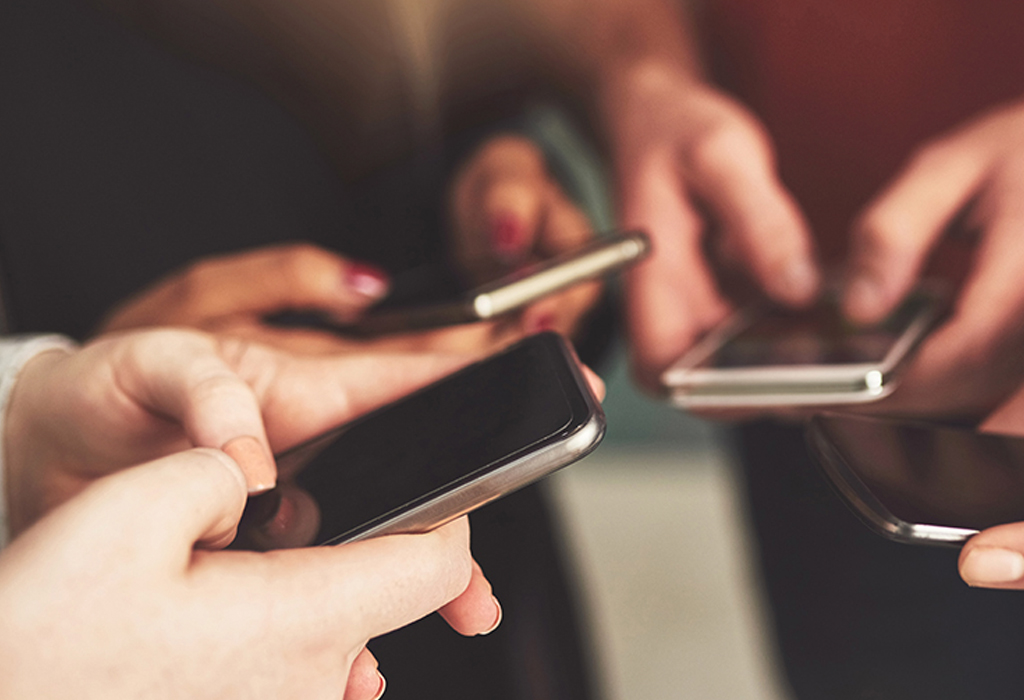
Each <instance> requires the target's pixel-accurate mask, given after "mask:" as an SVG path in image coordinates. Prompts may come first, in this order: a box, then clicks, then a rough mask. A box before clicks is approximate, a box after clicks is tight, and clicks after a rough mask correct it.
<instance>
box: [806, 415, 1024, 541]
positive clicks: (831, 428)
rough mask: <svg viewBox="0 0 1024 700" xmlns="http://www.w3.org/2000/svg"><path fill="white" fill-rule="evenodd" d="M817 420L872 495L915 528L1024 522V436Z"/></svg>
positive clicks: (873, 421)
mask: <svg viewBox="0 0 1024 700" xmlns="http://www.w3.org/2000/svg"><path fill="white" fill-rule="evenodd" d="M815 420H817V421H819V426H820V427H821V428H822V431H823V433H824V434H825V435H827V436H828V438H829V440H830V441H831V442H832V444H833V445H834V446H835V448H836V449H837V450H838V451H839V453H840V454H841V455H842V456H843V460H844V461H845V462H846V464H847V466H849V468H850V469H851V470H852V471H853V472H854V473H855V474H856V475H857V476H858V477H859V478H860V480H861V481H863V482H864V485H865V486H867V487H868V490H869V491H871V493H872V494H874V496H875V497H876V498H877V499H878V500H879V501H880V502H881V503H882V505H883V506H885V507H886V508H887V509H888V510H889V512H890V513H892V514H893V515H895V516H896V517H898V518H900V519H901V520H903V521H905V522H907V523H916V524H922V525H947V526H951V527H961V528H974V529H978V530H982V529H984V528H986V527H991V526H992V525H998V524H1000V523H1007V522H1017V521H1021V520H1024V439H1021V438H1012V437H1005V436H1000V435H983V434H979V433H976V432H974V431H973V430H969V429H959V428H941V427H935V426H931V425H926V424H921V423H911V422H899V421H887V420H880V419H873V418H854V417H846V416H844V417H819V418H816V419H815Z"/></svg>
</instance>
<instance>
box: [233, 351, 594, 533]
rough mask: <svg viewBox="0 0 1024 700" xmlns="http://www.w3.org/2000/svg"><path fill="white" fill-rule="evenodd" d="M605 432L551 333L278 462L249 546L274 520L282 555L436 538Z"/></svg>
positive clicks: (575, 367) (252, 513) (567, 354)
mask: <svg viewBox="0 0 1024 700" xmlns="http://www.w3.org/2000/svg"><path fill="white" fill-rule="evenodd" d="M604 431H605V418H604V413H603V412H602V410H601V406H600V403H599V402H598V401H597V399H596V398H595V397H594V396H593V394H592V393H591V391H590V388H589V385H588V384H587V381H586V379H585V378H584V376H583V374H582V372H581V370H580V366H579V364H578V361H577V360H576V359H575V355H574V353H573V351H572V350H571V349H570V347H569V346H568V344H567V342H566V341H565V340H564V339H563V338H562V337H561V336H559V335H557V334H555V333H550V332H548V333H540V334H537V335H534V336H530V337H529V338H527V339H525V340H523V341H521V342H519V343H517V344H515V345H513V346H511V347H510V348H508V349H506V350H504V351H502V352H500V353H498V354H497V355H494V356H492V357H490V358H488V359H486V360H483V361H482V362H478V363H475V364H473V365H470V366H468V367H466V368H464V369H462V370H460V371H458V372H456V373H454V374H452V375H450V376H448V377H446V378H444V379H442V380H440V381H439V382H436V383H434V384H432V385H430V386H428V387H426V388H424V389H421V390H419V391H417V392H415V393H413V394H410V395H409V396H406V397H405V398H402V399H401V400H399V401H396V402H394V403H392V404H389V405H387V406H384V407H383V408H380V409H378V410H377V411H374V412H372V413H370V414H368V415H366V416H364V417H362V418H360V419H359V420H357V421H355V422H353V423H350V424H347V425H343V426H341V427H339V428H337V429H335V430H332V431H329V432H327V433H325V434H323V435H320V436H318V437H316V438H313V439H312V440H310V441H308V442H305V443H303V444H301V445H299V446H298V447H295V448H292V449H290V450H288V451H287V452H284V453H282V454H280V455H278V456H277V464H278V472H279V485H278V487H277V488H276V489H274V491H271V492H270V493H268V494H263V495H261V496H258V497H256V498H254V499H252V500H251V501H250V503H249V507H247V509H246V516H244V517H243V520H242V526H241V527H240V536H239V537H240V540H241V542H242V546H249V547H252V548H263V547H265V546H266V539H265V538H262V539H261V538H260V537H258V536H257V537H247V533H251V532H252V531H253V528H255V527H262V528H264V529H266V528H267V527H268V526H267V523H273V522H274V519H275V517H276V518H278V519H279V520H281V522H279V523H277V524H276V525H271V526H270V527H269V529H270V531H277V532H278V533H279V534H281V535H283V539H281V537H279V538H278V539H277V540H276V541H275V542H274V543H273V544H274V546H283V545H287V546H305V545H329V544H341V543H344V542H352V541H355V540H361V539H365V538H368V537H374V536H378V535H386V534H393V533H408V532H425V531H428V530H431V529H433V528H435V527H438V526H440V525H442V524H444V523H446V522H448V521H449V520H452V519H453V518H456V517H458V516H460V515H463V514H465V513H468V512H470V511H472V510H473V509H475V508H478V507H479V506H482V505H484V504H485V503H488V502H490V501H493V500H495V499H497V498H500V497H501V496H504V495H506V494H508V493H510V492H512V491H515V490H516V489H518V488H520V487H522V486H525V485H526V484H529V483H531V482H533V481H536V480H537V479H540V478H541V477H543V476H546V475H548V474H550V473H551V472H553V471H555V470H557V469H560V468H562V467H564V466H567V465H568V464H571V463H572V462H575V461H576V460H578V459H580V458H581V457H583V456H585V455H586V454H588V453H590V452H591V451H592V450H593V449H595V448H596V447H597V445H598V443H599V442H600V441H601V438H602V437H603V436H604ZM268 503H270V504H272V505H271V506H270V507H269V509H268V506H267V504H268ZM268 510H269V511H272V512H268ZM254 517H255V519H254ZM289 528H291V532H287V530H288V529H289ZM247 540H248V541H247Z"/></svg>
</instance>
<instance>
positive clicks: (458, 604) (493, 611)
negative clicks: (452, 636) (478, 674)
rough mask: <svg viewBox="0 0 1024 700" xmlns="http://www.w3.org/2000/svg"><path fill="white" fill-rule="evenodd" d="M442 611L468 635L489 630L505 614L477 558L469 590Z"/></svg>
mask: <svg viewBox="0 0 1024 700" xmlns="http://www.w3.org/2000/svg"><path fill="white" fill-rule="evenodd" d="M439 612H440V613H441V617H443V618H444V619H445V621H446V622H447V623H448V624H449V625H450V626H451V628H452V629H453V630H455V631H456V632H458V633H459V634H462V635H465V636H467V637H472V636H475V635H478V634H490V633H491V632H493V631H494V630H496V629H497V628H498V625H500V624H501V618H502V610H501V603H499V602H498V599H497V598H495V597H494V594H493V593H492V592H491V584H490V582H489V581H488V580H487V578H486V577H485V576H484V572H483V570H482V569H481V568H480V565H479V564H477V563H476V561H474V562H473V573H472V577H471V578H470V580H469V585H468V586H467V587H466V590H464V591H463V592H462V594H461V595H459V597H458V598H456V599H455V600H453V601H452V602H450V603H448V604H447V605H445V606H444V607H443V608H441V609H440V610H439Z"/></svg>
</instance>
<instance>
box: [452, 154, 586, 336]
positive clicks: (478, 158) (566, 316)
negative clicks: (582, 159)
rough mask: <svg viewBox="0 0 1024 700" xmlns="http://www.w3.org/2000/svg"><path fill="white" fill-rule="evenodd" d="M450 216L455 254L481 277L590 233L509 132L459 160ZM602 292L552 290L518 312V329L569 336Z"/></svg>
mask: <svg viewBox="0 0 1024 700" xmlns="http://www.w3.org/2000/svg"><path fill="white" fill-rule="evenodd" d="M452 219H453V222H454V226H453V231H452V236H453V241H452V246H453V249H454V251H455V257H456V260H457V262H458V263H459V264H460V266H461V267H462V268H463V269H464V270H466V271H467V272H469V273H470V275H471V276H472V277H473V278H474V279H475V280H477V281H478V282H481V283H482V282H487V281H490V280H494V279H497V278H498V277H501V276H502V275H505V274H508V273H509V272H512V271H514V270H516V269H517V268H519V267H522V266H524V265H527V264H530V263H533V262H537V261H540V260H544V259H547V258H551V257H554V256H556V255H559V254H560V253H563V252H566V251H569V250H573V249H575V248H579V247H580V246H582V245H583V244H585V243H586V242H587V241H588V240H589V239H591V238H592V237H593V235H594V234H593V230H592V229H591V226H590V223H589V222H588V220H587V217H586V216H585V215H584V214H583V212H582V211H580V210H579V208H577V207H576V205H575V204H573V203H572V201H570V200H569V198H568V197H567V196H566V195H565V193H564V192H563V191H562V188H561V187H560V186H559V185H558V183H557V182H555V180H554V179H553V178H552V177H551V174H550V173H549V172H548V169H547V164H546V163H545V161H544V154H543V153H541V151H540V149H539V148H538V147H537V146H536V145H534V144H533V142H531V141H530V140H529V139H526V138H524V137H521V136H513V135H503V136H496V137H494V138H492V139H490V140H489V141H487V142H486V143H485V144H484V145H483V146H482V147H481V148H480V149H479V150H477V152H476V153H474V154H473V155H472V156H471V157H470V158H469V159H468V160H467V162H466V163H465V164H464V165H463V166H462V168H461V169H460V171H459V173H458V174H457V175H456V177H455V180H454V182H453V187H452ZM600 293H601V283H600V282H596V281H595V282H585V283H582V284H578V285H575V286H573V287H571V288H569V289H566V290H565V291H562V292H560V293H558V294H553V295H551V296H549V297H547V298H545V299H543V300H541V301H538V302H536V303H535V304H532V305H531V306H530V307H529V308H527V309H526V310H525V311H523V312H522V314H521V317H520V321H519V328H520V330H521V331H522V332H523V333H526V334H529V333H536V332H538V331H541V330H555V331H558V332H560V333H562V334H563V335H566V336H570V337H571V336H572V335H573V334H574V333H575V331H576V330H577V329H578V327H579V325H580V322H581V321H582V320H583V318H584V317H585V316H586V313H587V312H588V311H589V310H590V308H591V307H592V306H593V305H594V304H595V303H596V302H597V300H598V298H599V296H600Z"/></svg>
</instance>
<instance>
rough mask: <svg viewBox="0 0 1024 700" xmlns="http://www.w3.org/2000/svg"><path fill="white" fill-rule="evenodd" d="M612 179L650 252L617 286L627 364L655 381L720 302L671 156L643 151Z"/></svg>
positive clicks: (723, 310)
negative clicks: (641, 159) (621, 292)
mask: <svg viewBox="0 0 1024 700" xmlns="http://www.w3.org/2000/svg"><path fill="white" fill-rule="evenodd" d="M620 180H621V182H622V188H623V189H622V209H623V219H624V223H625V226H626V227H627V228H639V229H644V230H646V231H647V232H648V234H649V235H650V237H651V243H652V252H651V255H650V256H649V257H648V258H647V259H646V260H644V261H642V262H640V263H639V264H637V265H635V266H634V267H633V268H631V269H630V271H629V272H627V273H626V276H625V282H626V285H625V286H626V312H627V313H626V319H627V322H628V326H629V333H630V338H631V340H632V343H631V350H632V352H633V363H634V367H635V369H636V372H637V375H638V379H639V380H640V381H641V382H642V383H644V384H645V385H647V386H648V388H655V387H657V377H658V374H659V373H660V372H661V371H662V370H663V369H665V367H666V366H668V365H669V364H670V363H671V362H672V361H673V360H675V359H676V358H678V357H679V356H680V355H681V354H682V353H683V352H684V351H685V350H686V349H687V348H689V347H690V345H691V344H692V343H693V341H694V340H695V339H696V338H697V336H698V335H699V334H700V333H701V332H703V331H704V330H706V329H707V328H710V327H711V326H712V325H714V324H715V323H717V322H718V321H720V320H721V319H722V318H724V317H725V315H726V314H727V312H728V305H727V304H726V303H725V301H724V299H723V298H722V297H721V295H720V294H719V292H718V290H717V288H716V287H715V282H714V279H713V277H712V275H711V271H710V269H709V267H708V265H707V262H706V260H705V259H704V254H703V251H702V250H701V244H700V235H701V226H702V224H701V221H700V218H699V217H698V215H697V213H696V212H695V211H694V209H693V208H692V206H691V205H690V204H689V203H688V202H687V201H686V199H685V194H684V189H683V186H682V183H681V182H680V180H679V177H678V172H677V169H676V167H675V163H674V160H673V159H671V158H667V157H662V158H660V159H649V160H648V161H647V162H645V163H642V164H640V165H639V166H638V167H637V168H636V169H635V170H634V171H632V172H625V173H623V175H622V177H621V178H620Z"/></svg>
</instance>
